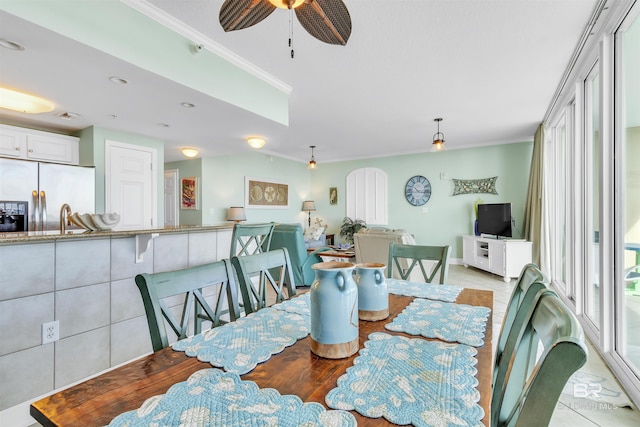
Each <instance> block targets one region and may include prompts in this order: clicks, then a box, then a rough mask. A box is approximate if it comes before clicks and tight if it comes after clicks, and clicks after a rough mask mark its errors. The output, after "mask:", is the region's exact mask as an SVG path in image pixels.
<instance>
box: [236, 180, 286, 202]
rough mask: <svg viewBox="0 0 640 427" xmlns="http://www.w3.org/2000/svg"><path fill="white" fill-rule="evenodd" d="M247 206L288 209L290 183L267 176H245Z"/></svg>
mask: <svg viewBox="0 0 640 427" xmlns="http://www.w3.org/2000/svg"><path fill="white" fill-rule="evenodd" d="M244 182H245V188H244V195H245V203H244V205H245V207H247V208H261V209H287V208H288V207H289V185H288V184H285V183H283V182H278V181H273V180H270V179H266V178H252V177H248V176H246V177H245V178H244Z"/></svg>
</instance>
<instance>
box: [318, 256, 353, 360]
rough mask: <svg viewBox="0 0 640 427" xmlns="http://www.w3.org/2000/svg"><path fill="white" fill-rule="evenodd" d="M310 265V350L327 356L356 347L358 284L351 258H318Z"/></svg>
mask: <svg viewBox="0 0 640 427" xmlns="http://www.w3.org/2000/svg"><path fill="white" fill-rule="evenodd" d="M312 268H313V269H314V270H315V272H316V279H315V280H314V282H313V284H312V285H311V291H310V292H311V294H310V295H309V299H310V301H311V351H312V352H313V353H315V354H317V355H318V356H321V357H326V358H328V359H341V358H343V357H349V356H351V355H352V354H355V353H356V352H357V351H358V347H359V339H358V288H357V287H356V284H355V282H354V280H353V270H354V268H355V265H354V264H352V263H350V262H336V261H331V262H320V263H317V264H314V265H313V266H312Z"/></svg>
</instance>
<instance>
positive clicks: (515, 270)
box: [462, 236, 532, 282]
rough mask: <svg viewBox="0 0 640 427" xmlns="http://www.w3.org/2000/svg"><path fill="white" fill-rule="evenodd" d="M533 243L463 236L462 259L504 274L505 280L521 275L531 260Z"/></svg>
mask: <svg viewBox="0 0 640 427" xmlns="http://www.w3.org/2000/svg"><path fill="white" fill-rule="evenodd" d="M531 251H532V244H531V242H527V241H525V240H512V239H495V238H484V237H476V236H462V261H463V263H464V266H465V267H468V266H472V267H476V268H479V269H481V270H485V271H488V272H490V273H494V274H497V275H499V276H502V278H503V280H504V281H505V282H508V281H510V280H511V279H512V278H517V277H519V276H520V272H521V271H522V268H523V267H524V266H525V265H527V264H529V263H530V262H531Z"/></svg>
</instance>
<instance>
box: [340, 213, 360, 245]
mask: <svg viewBox="0 0 640 427" xmlns="http://www.w3.org/2000/svg"><path fill="white" fill-rule="evenodd" d="M363 228H367V224H366V223H365V222H364V221H363V220H361V219H351V218H349V217H348V216H345V217H344V219H343V220H342V225H340V237H344V239H345V240H346V241H347V242H350V243H353V235H354V234H355V233H357V232H358V231H360V230H361V229H363Z"/></svg>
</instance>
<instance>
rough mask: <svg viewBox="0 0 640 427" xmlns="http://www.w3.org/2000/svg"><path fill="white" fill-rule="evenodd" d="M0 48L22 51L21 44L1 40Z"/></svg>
mask: <svg viewBox="0 0 640 427" xmlns="http://www.w3.org/2000/svg"><path fill="white" fill-rule="evenodd" d="M0 46H2V47H4V48H7V49H11V50H24V46H22V45H21V44H19V43H16V42H13V41H11V40H7V39H2V38H0Z"/></svg>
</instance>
